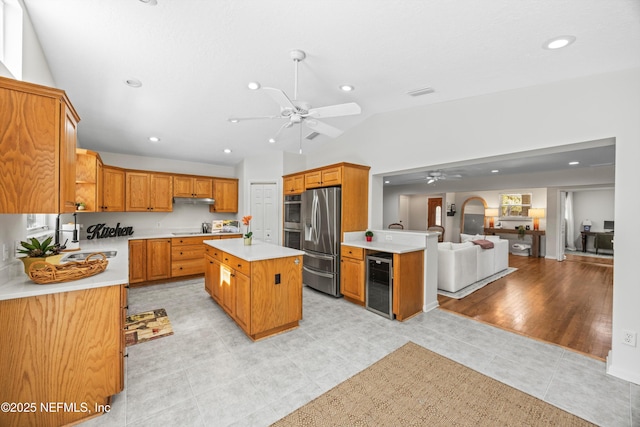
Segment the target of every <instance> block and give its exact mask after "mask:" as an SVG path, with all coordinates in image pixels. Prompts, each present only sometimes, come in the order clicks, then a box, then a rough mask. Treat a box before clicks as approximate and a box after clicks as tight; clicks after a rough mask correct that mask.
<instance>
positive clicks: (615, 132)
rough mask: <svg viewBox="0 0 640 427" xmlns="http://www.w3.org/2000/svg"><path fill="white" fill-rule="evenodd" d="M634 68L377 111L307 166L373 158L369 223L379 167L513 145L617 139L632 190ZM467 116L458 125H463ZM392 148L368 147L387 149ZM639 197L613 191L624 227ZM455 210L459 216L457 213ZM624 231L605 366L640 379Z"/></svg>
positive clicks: (622, 176)
mask: <svg viewBox="0 0 640 427" xmlns="http://www.w3.org/2000/svg"><path fill="white" fill-rule="evenodd" d="M638 117H640V69H637V68H636V69H631V70H624V71H619V72H615V73H607V74H602V75H596V76H590V77H585V78H579V79H573V80H567V81H562V82H557V83H552V84H547V85H541V86H535V87H529V88H524V89H518V90H511V91H505V92H500V93H495V94H489V95H484V96H478V97H474V98H467V99H461V100H457V101H452V102H447V103H441V104H434V105H427V106H423V107H417V108H413V109H408V110H403V111H395V112H390V113H385V114H379V115H376V116H374V117H371V118H370V119H368V120H367V121H365V122H364V123H363V124H362V125H361V126H358V127H356V128H354V129H351V130H350V131H348V132H345V133H344V134H343V135H342V136H341V137H339V138H337V139H335V140H333V141H329V142H328V143H326V146H325V147H324V148H325V149H324V150H322V151H321V152H318V153H314V156H313V157H309V159H308V163H309V164H308V166H309V167H314V166H321V165H324V164H330V163H335V162H338V161H350V162H354V163H361V164H365V165H370V166H371V167H372V169H371V174H372V176H373V177H374V178H373V185H372V190H371V191H372V197H370V200H371V204H370V213H369V217H370V223H369V226H370V227H371V228H381V227H382V225H383V212H384V211H383V209H384V203H383V198H382V197H381V196H380V194H379V193H378V194H374V192H379V191H382V185H381V178H380V177H379V175H380V174H382V173H390V172H396V171H401V170H406V169H412V168H419V167H424V166H430V165H437V164H446V163H451V162H457V161H464V160H472V159H478V158H483V157H489V156H498V155H505V154H510V153H516V152H519V151H528V150H534V149H544V148H548V147H554V146H559V145H565V144H572V143H580V142H585V141H593V140H599V139H604V138H615V141H616V167H615V185H616V191H617V192H618V194H635V192H636V191H637V185H638V183H639V182H640V168H638V167H637V161H638V159H639V158H640V144H638V141H640V122H639V121H638ZM462 121H464V123H465V126H460V123H461V122H462ZM388 141H394V149H393V150H372V149H371V147H372V146H373V147H376V146H378V147H387V146H388ZM425 159H428V160H425ZM639 211H640V198H637V197H618V198H616V200H615V221H616V227H617V228H619V229H631V228H632V227H633V226H634V225H635V223H636V221H637V219H636V216H637V215H636V212H639ZM456 216H457V215H456ZM635 247H636V242H635V239H634V238H633V236H632V235H631V234H627V235H625V234H622V233H620V234H618V235H616V262H615V266H614V298H613V342H612V346H613V350H612V353H611V355H610V357H609V358H608V364H609V367H608V372H610V373H612V374H614V375H617V376H619V377H622V378H625V379H628V380H632V381H634V382H636V383H640V372H639V371H638V369H637V367H638V366H640V347H629V346H625V345H624V344H622V339H621V337H622V330H623V329H629V330H632V331H640V311H638V310H637V307H636V303H635V302H637V301H640V286H639V284H638V279H637V275H636V268H635V264H636V260H635V259H634V255H633V254H634V253H635Z"/></svg>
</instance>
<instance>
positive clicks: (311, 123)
mask: <svg viewBox="0 0 640 427" xmlns="http://www.w3.org/2000/svg"><path fill="white" fill-rule="evenodd" d="M304 124H305V125H306V126H307V127H308V128H309V129H311V130H315V131H316V132H318V133H321V134H323V135H327V136H330V137H331V138H336V137H338V136H340V135H342V131H341V130H340V129H338V128H334V127H333V126H329V125H328V124H326V123H323V122H320V121H318V120H315V119H305V120H304Z"/></svg>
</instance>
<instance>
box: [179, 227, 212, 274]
mask: <svg viewBox="0 0 640 427" xmlns="http://www.w3.org/2000/svg"><path fill="white" fill-rule="evenodd" d="M211 238H212V237H211V236H197V237H174V238H172V239H171V277H181V276H191V275H194V274H204V270H205V263H204V253H205V251H204V249H205V248H204V247H205V244H204V243H203V242H204V241H205V240H210V239H211Z"/></svg>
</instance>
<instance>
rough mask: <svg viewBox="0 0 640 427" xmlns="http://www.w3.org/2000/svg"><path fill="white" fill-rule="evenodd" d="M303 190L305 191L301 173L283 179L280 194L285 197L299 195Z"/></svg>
mask: <svg viewBox="0 0 640 427" xmlns="http://www.w3.org/2000/svg"><path fill="white" fill-rule="evenodd" d="M304 190H305V186H304V174H303V173H300V174H297V175H290V176H286V177H284V181H283V184H282V192H283V193H284V194H285V195H289V194H300V193H303V192H304Z"/></svg>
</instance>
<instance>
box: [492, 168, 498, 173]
mask: <svg viewBox="0 0 640 427" xmlns="http://www.w3.org/2000/svg"><path fill="white" fill-rule="evenodd" d="M498 172H500V170H498V169H494V170H492V171H491V173H498Z"/></svg>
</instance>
